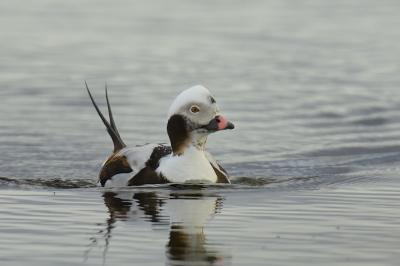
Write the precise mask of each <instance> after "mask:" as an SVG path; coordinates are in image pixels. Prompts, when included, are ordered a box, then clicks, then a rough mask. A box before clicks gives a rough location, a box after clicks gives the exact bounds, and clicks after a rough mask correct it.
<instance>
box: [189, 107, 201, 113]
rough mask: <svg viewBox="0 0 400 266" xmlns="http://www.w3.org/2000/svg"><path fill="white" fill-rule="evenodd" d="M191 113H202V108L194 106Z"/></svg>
mask: <svg viewBox="0 0 400 266" xmlns="http://www.w3.org/2000/svg"><path fill="white" fill-rule="evenodd" d="M190 112H192V113H193V114H197V113H198V112H200V108H199V107H197V106H196V105H193V106H192V107H190Z"/></svg>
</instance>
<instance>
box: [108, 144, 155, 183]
mask: <svg viewBox="0 0 400 266" xmlns="http://www.w3.org/2000/svg"><path fill="white" fill-rule="evenodd" d="M157 146H158V144H145V145H142V146H137V147H127V148H124V149H122V150H121V151H119V152H118V153H117V154H116V155H115V156H114V157H123V156H125V157H126V161H127V162H128V164H129V166H130V167H131V168H132V172H130V173H121V174H117V175H114V176H113V177H112V178H111V179H109V180H107V181H106V183H105V185H104V186H105V187H121V186H122V187H123V186H127V184H128V181H129V180H130V179H131V178H132V177H134V176H135V175H136V174H137V173H138V172H139V171H140V170H141V169H142V168H144V167H145V166H146V162H147V160H149V158H150V156H151V154H152V153H153V150H154V148H155V147H157ZM103 165H104V164H103Z"/></svg>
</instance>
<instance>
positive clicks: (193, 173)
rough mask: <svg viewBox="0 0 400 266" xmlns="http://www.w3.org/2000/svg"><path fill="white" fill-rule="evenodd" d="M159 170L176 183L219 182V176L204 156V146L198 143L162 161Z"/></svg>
mask: <svg viewBox="0 0 400 266" xmlns="http://www.w3.org/2000/svg"><path fill="white" fill-rule="evenodd" d="M204 143H205V141H204ZM157 170H158V172H161V173H162V174H163V175H164V176H165V177H166V178H167V179H168V180H169V181H171V182H174V183H175V182H177V183H183V182H186V181H190V180H196V181H197V180H207V181H211V182H216V181H217V175H216V174H215V171H214V169H213V168H212V166H211V164H210V162H209V161H208V159H207V158H206V155H205V154H204V144H201V143H200V144H198V143H197V142H196V143H195V144H192V143H191V142H189V143H188V145H187V146H186V148H185V150H184V152H183V153H181V154H171V155H170V156H169V157H165V158H164V159H162V160H161V161H160V166H159V168H158V169H157Z"/></svg>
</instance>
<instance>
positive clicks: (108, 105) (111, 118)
mask: <svg viewBox="0 0 400 266" xmlns="http://www.w3.org/2000/svg"><path fill="white" fill-rule="evenodd" d="M106 100H107V107H108V115H109V116H110V124H111V128H112V129H113V130H114V132H115V133H116V134H117V136H118V137H119V138H120V139H121V136H120V135H119V132H118V129H117V126H116V125H115V121H114V117H113V114H112V111H111V106H110V101H109V100H108V91H107V85H106ZM121 140H122V139H121Z"/></svg>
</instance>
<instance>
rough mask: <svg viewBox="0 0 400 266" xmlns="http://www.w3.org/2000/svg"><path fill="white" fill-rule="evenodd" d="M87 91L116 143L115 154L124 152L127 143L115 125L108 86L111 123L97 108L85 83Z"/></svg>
mask: <svg viewBox="0 0 400 266" xmlns="http://www.w3.org/2000/svg"><path fill="white" fill-rule="evenodd" d="M85 85H86V89H87V91H88V93H89V97H90V99H91V100H92V103H93V105H94V108H95V109H96V111H97V113H98V114H99V116H100V118H101V120H102V121H103V123H104V125H105V126H106V128H107V132H108V134H109V135H110V137H111V139H112V141H113V143H114V153H115V152H117V151H119V150H122V149H123V148H125V147H126V145H125V143H124V142H123V141H122V139H121V136H120V135H119V132H118V129H117V126H116V125H115V121H114V118H113V115H112V111H111V107H110V102H109V100H108V93H107V86H106V99H107V106H108V114H109V116H110V123H109V122H108V121H107V119H106V118H105V117H104V116H103V114H102V113H101V111H100V109H99V107H98V106H97V104H96V102H95V101H94V99H93V97H92V94H91V93H90V90H89V87H88V85H87V83H86V81H85Z"/></svg>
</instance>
